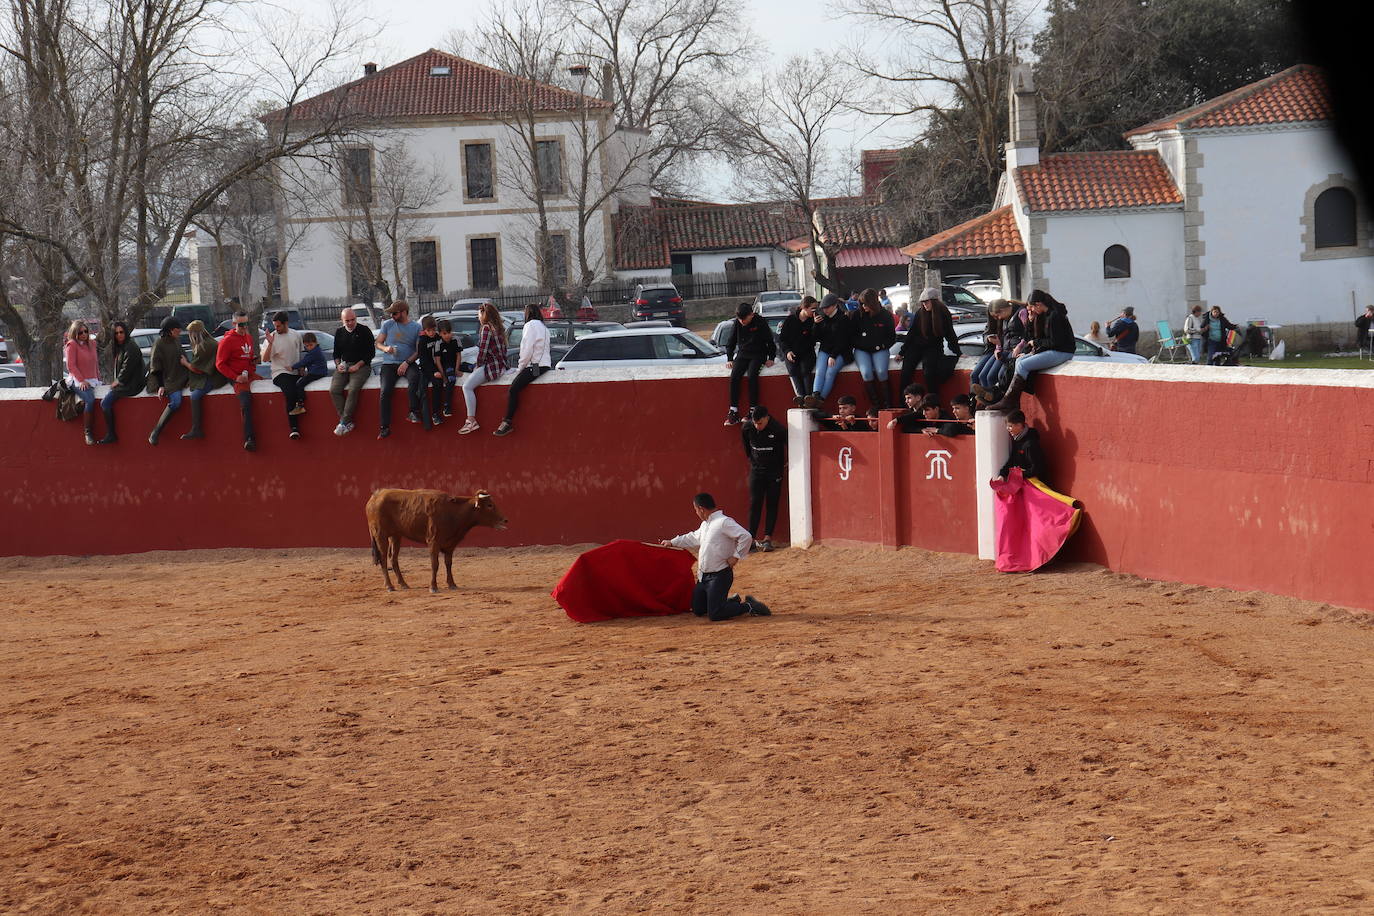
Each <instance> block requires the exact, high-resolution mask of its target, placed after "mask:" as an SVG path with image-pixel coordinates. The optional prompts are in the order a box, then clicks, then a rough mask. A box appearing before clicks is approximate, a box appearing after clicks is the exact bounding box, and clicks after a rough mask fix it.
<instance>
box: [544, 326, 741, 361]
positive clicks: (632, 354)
mask: <svg viewBox="0 0 1374 916" xmlns="http://www.w3.org/2000/svg"><path fill="white" fill-rule="evenodd" d="M724 362H725V354H724V353H722V352H721V351H720V349H719V348H717V347H715V346H714V345H712V344H711V343H710V342H709V341H705V340H702V339H701V338H700V337H698V336H697V335H696V334H693V333H692V332H691V331H689V330H687V329H686V328H626V329H625V330H623V331H607V332H605V333H603V334H593V335H591V336H590V337H584V338H582V339H581V340H579V341H578V342H577V343H575V344H573V346H572V349H571V350H569V351H568V355H567V356H564V357H563V359H562V360H561V361H559V363H558V368H559V369H611V368H620V367H624V366H692V365H699V364H701V363H722V364H723V363H724Z"/></svg>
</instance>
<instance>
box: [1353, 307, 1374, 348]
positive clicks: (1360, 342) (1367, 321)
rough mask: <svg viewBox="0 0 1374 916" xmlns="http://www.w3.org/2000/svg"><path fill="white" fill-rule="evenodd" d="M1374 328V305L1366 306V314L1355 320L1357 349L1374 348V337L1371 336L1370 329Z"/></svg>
mask: <svg viewBox="0 0 1374 916" xmlns="http://www.w3.org/2000/svg"><path fill="white" fill-rule="evenodd" d="M1371 327H1374V305H1366V306H1365V307H1364V314H1363V315H1361V316H1360V317H1359V318H1356V319H1355V330H1356V334H1355V345H1356V346H1357V347H1370V346H1374V337H1371V336H1370V333H1369V331H1370V328H1371Z"/></svg>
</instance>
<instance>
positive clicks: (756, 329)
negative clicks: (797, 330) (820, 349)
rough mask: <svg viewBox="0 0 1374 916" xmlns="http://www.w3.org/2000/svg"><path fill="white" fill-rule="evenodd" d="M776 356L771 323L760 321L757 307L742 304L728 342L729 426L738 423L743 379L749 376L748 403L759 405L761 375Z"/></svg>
mask: <svg viewBox="0 0 1374 916" xmlns="http://www.w3.org/2000/svg"><path fill="white" fill-rule="evenodd" d="M777 355H778V347H777V344H776V343H775V342H774V341H773V332H772V331H771V330H770V329H769V327H768V322H766V321H764V320H763V319H762V318H760V317H759V315H758V313H757V312H755V311H754V306H752V305H751V304H749V303H748V302H741V303H740V304H739V306H738V307H737V308H736V309H735V320H734V321H733V322H732V323H731V325H730V330H729V331H728V332H727V337H726V341H725V359H726V363H725V364H726V365H727V366H729V368H730V412H729V413H727V414H726V415H725V425H726V426H734V425H736V424H737V423H739V387H740V379H742V378H744V376H745V375H748V376H749V403H750V405H753V404H757V403H758V402H759V372H761V371H762V370H763V368H764V367H765V366H769V367H771V366H772V365H773V360H774V359H776V358H777Z"/></svg>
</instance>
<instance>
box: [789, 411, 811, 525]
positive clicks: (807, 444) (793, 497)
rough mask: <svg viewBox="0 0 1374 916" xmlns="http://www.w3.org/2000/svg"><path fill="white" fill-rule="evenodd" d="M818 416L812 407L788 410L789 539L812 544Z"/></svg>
mask: <svg viewBox="0 0 1374 916" xmlns="http://www.w3.org/2000/svg"><path fill="white" fill-rule="evenodd" d="M816 428H817V426H816V419H815V417H813V416H812V415H811V411H809V410H801V409H798V408H793V409H791V410H789V411H787V517H788V519H789V521H790V523H791V534H790V536H789V537H788V542H789V544H790V545H791V546H792V547H810V546H811V543H812V541H813V539H814V531H813V519H812V515H811V433H813V432H815V430H816Z"/></svg>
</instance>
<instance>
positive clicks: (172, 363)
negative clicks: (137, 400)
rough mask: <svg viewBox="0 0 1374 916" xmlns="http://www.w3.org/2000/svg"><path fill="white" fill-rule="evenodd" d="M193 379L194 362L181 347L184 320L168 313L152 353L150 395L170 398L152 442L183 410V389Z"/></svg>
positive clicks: (159, 419) (150, 443) (151, 441)
mask: <svg viewBox="0 0 1374 916" xmlns="http://www.w3.org/2000/svg"><path fill="white" fill-rule="evenodd" d="M190 380H191V361H190V360H188V359H187V358H186V354H184V353H183V352H182V350H181V322H180V321H178V320H177V319H176V318H174V317H171V316H168V317H167V318H164V319H163V320H162V326H161V327H159V328H158V334H157V340H155V341H154V342H153V350H152V352H151V353H150V354H148V384H147V386H146V387H147V391H148V393H149V394H155V395H157V396H158V397H159V398H166V399H167V406H166V407H164V408H163V409H162V415H161V416H160V417H158V418H157V424H156V425H155V426H153V431H152V432H150V433H149V434H148V444H149V445H157V440H158V437H160V436H161V435H162V429H163V427H165V426H166V425H167V423H168V422H169V421H170V420H171V419H172V414H174V413H176V412H177V411H178V410H180V409H181V397H182V395H181V389H183V388H185V387H186V384H187V383H188V382H190Z"/></svg>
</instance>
